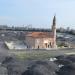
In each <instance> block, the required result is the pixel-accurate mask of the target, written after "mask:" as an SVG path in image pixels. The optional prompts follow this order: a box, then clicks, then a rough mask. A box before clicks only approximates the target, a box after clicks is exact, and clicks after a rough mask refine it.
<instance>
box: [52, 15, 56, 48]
mask: <svg viewBox="0 0 75 75" xmlns="http://www.w3.org/2000/svg"><path fill="white" fill-rule="evenodd" d="M52 33H53V48H56V15H54V17H53V24H52Z"/></svg>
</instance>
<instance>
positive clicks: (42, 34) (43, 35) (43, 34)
mask: <svg viewBox="0 0 75 75" xmlns="http://www.w3.org/2000/svg"><path fill="white" fill-rule="evenodd" d="M26 36H28V37H33V38H53V34H52V32H29V33H28V34H27V35H26Z"/></svg>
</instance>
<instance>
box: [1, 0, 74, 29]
mask: <svg viewBox="0 0 75 75" xmlns="http://www.w3.org/2000/svg"><path fill="white" fill-rule="evenodd" d="M55 14H56V25H57V28H59V27H64V28H66V27H70V28H73V29H75V0H0V25H9V26H13V25H14V26H27V25H32V27H36V28H49V27H51V25H52V19H53V16H54V15H55Z"/></svg>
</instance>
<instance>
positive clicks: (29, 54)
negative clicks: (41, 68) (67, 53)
mask: <svg viewBox="0 0 75 75" xmlns="http://www.w3.org/2000/svg"><path fill="white" fill-rule="evenodd" d="M16 56H17V58H19V59H33V60H37V59H49V58H50V57H52V56H53V54H52V53H50V52H49V51H25V52H20V53H16Z"/></svg>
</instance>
